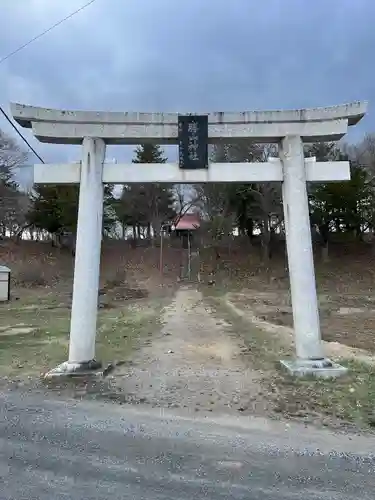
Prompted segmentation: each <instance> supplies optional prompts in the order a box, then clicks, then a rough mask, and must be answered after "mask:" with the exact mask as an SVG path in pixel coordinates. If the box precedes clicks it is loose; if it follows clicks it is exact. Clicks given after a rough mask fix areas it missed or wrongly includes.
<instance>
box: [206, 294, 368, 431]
mask: <svg viewBox="0 0 375 500" xmlns="http://www.w3.org/2000/svg"><path fill="white" fill-rule="evenodd" d="M206 300H208V301H209V302H210V303H211V304H212V305H213V306H214V307H215V308H216V311H217V315H218V316H220V317H224V318H225V320H226V322H227V323H228V324H230V325H231V331H232V334H235V335H238V336H240V337H241V340H242V341H243V342H244V343H245V344H246V345H247V346H248V352H247V353H246V355H247V356H248V359H249V362H250V363H251V365H252V366H253V367H254V368H255V369H256V370H257V372H258V373H259V375H260V378H261V380H262V385H263V387H264V393H265V394H266V397H267V399H268V401H269V402H270V405H269V408H270V409H271V411H270V416H273V417H280V416H281V417H284V418H285V417H286V418H292V419H294V418H297V419H303V420H304V421H306V422H311V423H316V424H323V425H328V426H333V427H340V428H341V427H344V428H345V429H350V428H352V429H366V430H371V431H372V430H373V428H375V411H374V406H375V367H374V366H373V365H369V364H365V363H363V362H361V361H359V360H357V361H356V360H349V359H347V360H345V359H344V360H340V362H341V363H342V364H343V365H345V366H347V367H348V368H349V371H348V374H347V375H346V376H344V377H341V378H339V379H334V380H322V379H317V378H314V377H306V378H295V377H291V376H289V375H288V374H287V373H286V372H285V371H283V370H282V369H281V366H280V363H279V361H280V359H283V358H288V357H290V356H293V355H294V352H293V349H292V346H291V344H290V343H288V341H287V339H286V338H285V336H284V335H282V334H280V333H278V331H277V327H276V328H275V329H273V330H267V331H265V330H263V329H262V328H260V327H259V326H256V325H254V323H252V322H251V321H249V320H248V318H249V316H248V315H238V314H237V313H236V312H235V310H234V309H233V308H231V307H228V303H227V301H226V300H225V295H223V294H221V293H220V292H219V293H218V292H216V294H215V295H212V294H210V293H209V291H208V290H206ZM237 306H238V303H237Z"/></svg>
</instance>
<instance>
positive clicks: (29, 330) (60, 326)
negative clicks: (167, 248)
mask: <svg viewBox="0 0 375 500" xmlns="http://www.w3.org/2000/svg"><path fill="white" fill-rule="evenodd" d="M30 306H31V304H30V302H28V303H25V302H23V301H18V302H17V306H16V307H15V306H14V305H13V306H12V307H9V308H7V307H3V306H1V308H0V325H1V328H0V375H1V376H6V377H9V378H17V379H24V378H26V377H35V376H38V375H40V374H41V373H44V372H46V371H47V370H48V369H51V368H53V367H55V366H57V365H58V364H59V363H61V362H63V361H65V360H66V359H67V355H68V344H69V322H70V311H69V309H67V308H66V307H56V304H55V303H53V302H52V303H48V300H47V299H46V300H45V302H44V308H35V309H33V310H31V309H30ZM162 306H163V302H161V301H158V300H156V301H155V300H151V301H150V300H148V301H141V302H140V303H134V302H132V303H128V305H127V306H122V307H121V308H112V309H109V310H106V309H103V310H100V311H99V316H98V333H97V358H98V359H100V360H101V361H103V362H104V363H109V362H113V361H119V360H126V359H127V358H128V357H129V355H130V353H131V350H132V349H133V348H134V346H135V345H136V343H137V342H138V341H139V340H140V339H141V338H142V336H143V335H145V334H147V333H148V332H149V331H151V332H152V331H154V329H155V328H157V324H158V318H159V316H160V313H161V309H162Z"/></svg>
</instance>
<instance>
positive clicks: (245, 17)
mask: <svg viewBox="0 0 375 500" xmlns="http://www.w3.org/2000/svg"><path fill="white" fill-rule="evenodd" d="M83 3H85V1H84V0H0V59H1V57H2V56H4V55H6V54H7V53H8V52H11V51H12V50H14V49H15V48H17V47H18V46H19V45H21V44H23V43H25V42H27V41H28V40H29V39H31V38H32V37H33V36H35V35H37V34H38V33H40V32H41V31H43V30H44V29H46V28H48V27H49V26H51V25H52V24H54V23H55V22H57V21H58V20H60V19H61V18H62V17H64V16H66V15H68V14H69V13H70V12H71V11H73V10H75V9H76V8H78V7H80V6H81V5H82V4H83ZM374 21H375V1H374V0H314V1H308V0H261V1H260V0H188V1H183V0H96V2H94V4H93V5H91V6H90V7H88V8H87V9H85V10H84V11H82V12H81V13H79V14H77V15H76V16H75V17H74V18H72V19H70V20H69V21H67V22H65V23H64V24H62V25H61V26H59V27H57V28H56V29H54V30H53V31H52V32H50V33H49V34H47V35H46V36H44V37H42V38H41V39H40V40H37V41H36V42H34V43H33V44H31V45H30V46H28V47H27V48H25V49H24V50H22V51H21V52H19V53H18V54H16V55H15V56H13V57H11V58H10V59H9V60H7V61H6V62H4V63H3V64H2V65H0V104H1V105H2V106H3V107H4V108H5V109H6V110H9V102H10V101H16V102H21V103H25V104H32V105H37V106H45V107H57V108H66V109H69V108H70V109H91V110H121V111H180V112H193V111H203V112H204V111H227V110H232V111H243V110H252V109H279V108H302V107H310V106H327V105H334V104H340V103H345V102H349V101H353V100H369V101H370V107H369V114H368V116H367V117H366V118H365V119H364V120H363V122H362V123H361V124H360V126H358V127H357V129H356V130H355V131H352V132H351V133H350V135H349V139H350V140H356V139H358V138H360V137H361V136H362V135H363V133H364V132H367V131H369V132H370V131H375V113H373V112H372V111H373V109H374V107H373V106H372V105H371V104H372V103H374V102H375V28H374ZM0 127H1V128H2V129H3V130H5V131H7V132H10V131H11V129H10V128H9V126H8V125H6V123H5V122H4V121H2V118H1V117H0ZM25 135H26V136H27V138H29V139H30V142H31V143H32V145H33V146H35V148H36V149H37V151H38V152H39V153H40V154H41V155H42V156H43V158H44V159H45V161H47V162H55V161H71V160H76V159H79V148H78V147H70V146H55V145H45V144H40V143H38V142H37V141H36V140H35V139H33V138H32V136H31V134H30V133H29V132H28V131H25ZM108 156H110V157H114V156H115V157H117V158H118V159H119V160H124V159H129V158H130V157H131V151H129V150H128V149H127V148H125V147H122V148H120V147H118V148H109V152H108ZM33 162H34V158H33V157H32V156H31V157H30V163H33Z"/></svg>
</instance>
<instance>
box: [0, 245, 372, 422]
mask: <svg viewBox="0 0 375 500" xmlns="http://www.w3.org/2000/svg"><path fill="white" fill-rule="evenodd" d="M180 258H181V256H180V255H179V253H178V252H177V251H176V250H174V249H172V248H170V249H167V250H166V254H165V259H164V270H163V271H164V272H163V275H161V273H160V270H159V269H158V262H159V250H158V249H157V248H138V249H132V248H131V247H130V246H129V245H127V244H126V242H105V244H104V248H103V252H102V265H101V285H100V287H101V289H100V293H99V311H98V314H99V323H98V337H97V348H98V355H99V356H100V357H101V358H102V359H103V360H104V361H108V362H110V361H122V363H120V364H119V365H118V366H117V367H116V369H115V370H114V372H112V374H111V375H110V376H109V377H108V378H107V379H105V380H104V381H101V382H94V383H88V382H87V381H83V382H82V384H75V385H74V387H73V388H72V387H71V386H70V387H68V388H67V390H65V389H66V387H64V386H62V385H60V386H57V387H56V386H55V385H54V386H53V387H52V386H49V387H47V390H50V389H52V388H53V389H57V390H58V392H59V394H62V395H64V394H65V395H68V396H69V397H70V396H71V395H73V396H74V397H94V398H102V397H104V398H110V399H112V400H114V401H117V402H119V403H121V402H122V403H132V404H149V405H152V406H155V407H160V408H167V407H176V408H180V409H181V410H183V411H188V412H193V413H195V412H202V413H211V412H216V413H227V414H228V413H229V414H238V413H242V414H248V415H254V414H255V415H267V416H271V417H277V418H280V416H281V417H282V418H284V417H288V418H303V419H304V420H308V421H311V420H312V421H314V422H320V423H321V422H324V423H326V422H328V425H331V424H332V422H333V420H337V421H340V422H341V421H344V422H351V423H353V422H354V423H355V424H356V425H357V424H358V425H359V427H361V426H362V424H363V425H365V426H366V427H369V426H373V424H374V426H375V414H374V411H373V408H374V402H375V368H374V367H375V348H374V343H373V333H372V332H373V327H374V326H375V293H374V292H373V290H372V284H373V280H374V273H373V271H372V268H373V267H372V260H369V261H368V262H369V263H368V264H367V267H365V266H364V264H363V256H362V257H361V258H360V259H359V260H358V261H356V260H355V259H354V260H353V256H351V255H348V256H347V255H343V256H341V257H340V258H339V259H337V260H334V261H333V262H331V263H329V264H323V263H320V262H317V266H316V267H317V282H318V291H319V300H320V311H321V321H322V335H323V339H324V340H325V341H327V342H326V345H329V349H330V350H329V351H327V352H328V355H329V356H331V357H332V358H333V359H338V360H339V361H340V362H342V363H343V364H345V363H346V364H347V366H348V367H350V372H349V373H350V374H349V375H348V377H344V378H342V379H340V380H338V381H335V382H327V383H326V382H321V381H316V380H308V381H306V380H304V381H296V380H292V379H290V378H288V377H287V376H285V375H284V374H282V373H281V372H280V365H279V363H278V361H279V360H280V358H284V357H286V356H293V354H294V350H293V349H294V348H293V335H292V329H291V326H292V314H291V303H290V297H289V292H288V278H287V275H286V273H285V269H284V262H283V259H279V260H276V261H274V262H273V263H272V267H265V266H262V265H260V263H259V262H258V261H257V260H256V259H254V258H253V257H251V258H248V257H247V256H244V255H239V254H238V255H236V254H235V253H233V254H232V255H231V260H230V259H228V258H227V257H225V258H224V257H223V258H222V262H221V263H220V266H219V268H218V269H217V270H216V273H215V274H213V273H212V262H211V261H210V262H209V264H208V265H207V266H206V269H205V268H204V265H205V263H204V262H203V263H202V276H203V279H204V280H205V281H206V282H207V277H208V276H209V278H210V280H212V278H213V280H212V281H213V285H212V286H211V287H206V286H204V285H203V286H201V287H198V286H197V285H196V284H195V285H186V284H183V283H182V284H181V283H178V280H177V278H178V275H179V267H180V262H181V260H180ZM366 259H367V257H366ZM0 260H1V261H2V263H4V264H6V265H8V266H9V267H10V268H11V269H12V301H11V302H10V303H9V304H1V305H0V375H1V377H3V378H4V377H7V378H8V379H10V380H16V381H18V382H17V383H19V382H20V381H21V380H22V384H25V381H24V380H25V377H26V378H29V379H31V381H29V382H27V385H28V386H31V385H33V384H34V385H33V387H34V388H37V389H38V390H46V386H44V385H43V384H42V383H41V382H40V379H39V378H38V382H36V377H39V375H40V372H41V371H45V370H47V369H48V368H52V367H54V366H56V364H58V363H60V362H62V361H64V360H65V359H66V356H67V349H68V336H69V314H70V304H71V290H72V276H73V259H72V257H71V256H70V255H69V254H67V253H66V252H63V251H60V250H58V249H53V248H51V246H50V245H48V244H43V243H35V242H26V243H25V244H24V243H22V244H20V245H15V244H13V243H7V244H2V245H0ZM349 262H350V264H349Z"/></svg>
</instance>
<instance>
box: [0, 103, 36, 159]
mask: <svg viewBox="0 0 375 500" xmlns="http://www.w3.org/2000/svg"><path fill="white" fill-rule="evenodd" d="M0 112H1V113H2V114H3V115H4V117H5V119H6V120H7V122H9V123H10V124H11V126H12V128H13V129H14V130H15V131H16V132H17V134H18V135H19V136H20V137H21V139H22V140H23V142H24V143H25V144H27V146H28V147H29V149H30V151H32V152H33V153H34V155H35V156H36V157H37V158H38V160H40V161H41V162H42V163H45V161H44V160H43V158H42V157H41V156H39V155H38V153H37V152H36V151H35V149H34V148H33V147H32V146H31V144H30V143H29V141H28V140H27V139H26V137H25V136H24V135H23V134H22V133H21V132H20V131H19V130H18V128H17V127H16V126H15V125H14V123H13V122H12V120H11V119H10V118H9V116H8V115H7V114H6V113H5V111H4V110H3V108H2V107H1V106H0Z"/></svg>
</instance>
